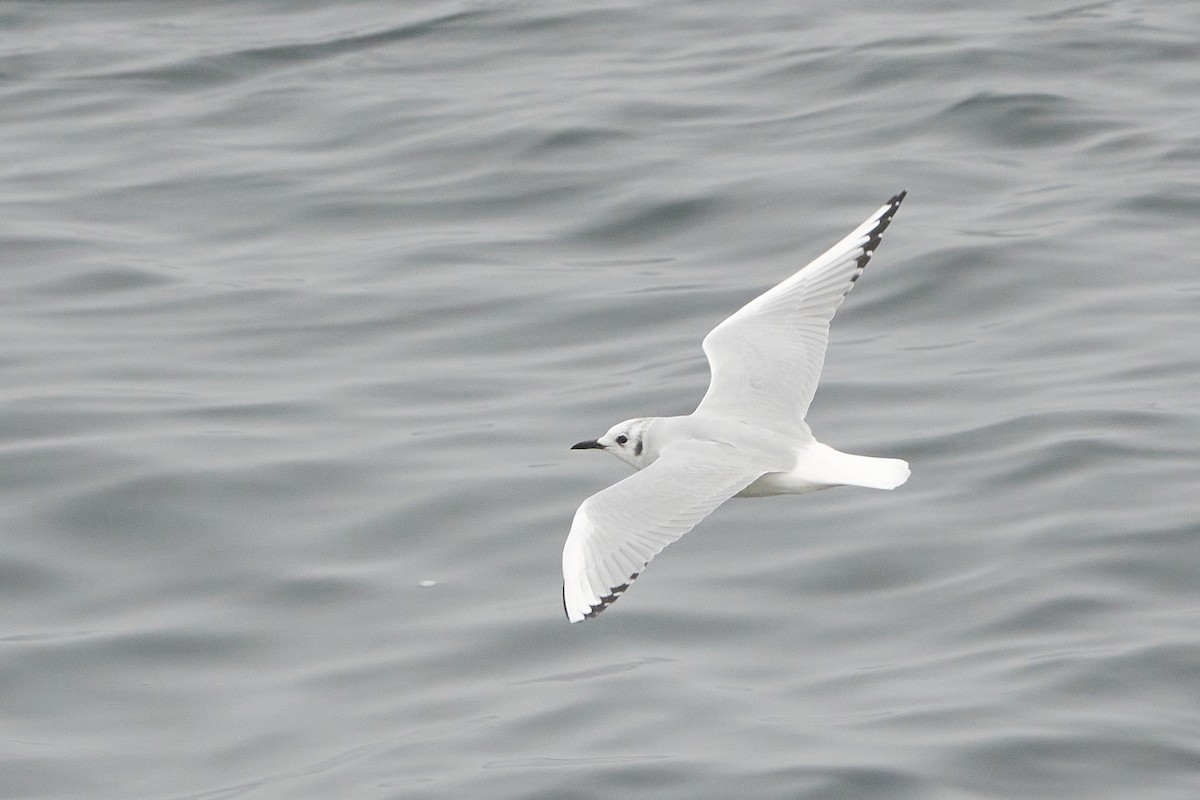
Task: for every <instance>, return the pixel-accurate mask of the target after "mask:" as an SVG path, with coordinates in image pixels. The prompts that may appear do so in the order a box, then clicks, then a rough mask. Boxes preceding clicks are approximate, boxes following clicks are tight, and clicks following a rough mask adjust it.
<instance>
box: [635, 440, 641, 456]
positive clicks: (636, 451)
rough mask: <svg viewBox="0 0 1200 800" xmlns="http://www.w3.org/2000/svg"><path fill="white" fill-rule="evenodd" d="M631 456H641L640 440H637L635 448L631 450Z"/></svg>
mask: <svg viewBox="0 0 1200 800" xmlns="http://www.w3.org/2000/svg"><path fill="white" fill-rule="evenodd" d="M633 454H634V455H635V456H640V455H641V454H642V440H641V439H638V443H637V446H636V447H634V448H633Z"/></svg>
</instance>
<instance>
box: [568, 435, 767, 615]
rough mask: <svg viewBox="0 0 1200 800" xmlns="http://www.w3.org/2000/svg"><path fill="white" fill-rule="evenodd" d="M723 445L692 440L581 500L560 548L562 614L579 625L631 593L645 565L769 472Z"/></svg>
mask: <svg viewBox="0 0 1200 800" xmlns="http://www.w3.org/2000/svg"><path fill="white" fill-rule="evenodd" d="M753 460H754V459H751V458H747V457H746V456H745V454H744V453H742V452H741V451H739V450H737V449H736V448H733V447H731V446H729V445H726V444H721V443H717V442H710V441H702V440H690V441H685V442H680V443H678V444H673V445H670V446H668V447H665V448H663V452H662V454H661V455H660V456H659V457H658V460H656V461H655V462H654V463H653V464H651V465H650V466H648V467H646V468H645V469H643V470H641V471H640V472H635V473H634V474H633V475H630V476H629V477H628V478H626V479H625V480H623V481H620V482H619V483H614V484H613V485H612V486H610V487H608V488H607V489H604V490H603V491H600V492H597V493H596V494H594V495H592V496H591V497H589V498H588V499H587V500H584V501H583V505H581V506H580V507H579V510H578V511H576V512H575V521H574V522H572V523H571V533H570V534H569V535H568V536H567V543H566V546H565V547H563V609H564V610H565V611H566V612H567V619H569V620H570V621H571V622H579V621H580V620H583V619H586V618H588V617H592V616H595V615H596V614H599V613H600V612H601V611H603V610H604V609H605V608H606V607H608V606H609V605H611V604H612V603H614V602H615V601H616V599H617V597H618V596H619V595H620V594H621V593H622V592H624V591H625V590H626V589H628V588H629V584H631V583H633V580H634V579H635V578H637V576H638V575H639V574H640V573H641V571H642V569H643V568H645V566H646V564H648V563H650V559H652V558H654V556H656V555H658V554H659V553H660V552H662V549H663V548H664V547H666V546H667V545H669V544H670V543H671V542H673V541H675V540H676V539H678V538H679V537H680V536H683V535H684V534H685V533H687V532H688V531H690V530H691V529H692V528H693V527H694V526H695V525H696V523H698V522H699V521H700V520H702V519H704V518H705V517H707V516H708V515H709V514H711V513H712V511H713V509H715V508H716V507H717V506H719V505H721V504H722V503H724V502H725V501H726V500H728V499H729V498H731V497H733V496H734V495H735V494H737V493H738V492H740V491H741V490H742V489H745V488H746V487H747V486H749V485H750V484H751V483H753V482H754V481H755V480H757V479H758V478H759V477H760V476H761V475H763V474H764V473H766V472H768V471H770V470H771V469H772V466H771V465H770V464H768V463H766V462H767V460H768V459H767V458H765V457H760V458H759V459H757V460H758V461H759V462H760V463H758V464H757V465H756V464H754V463H751V462H752V461H753Z"/></svg>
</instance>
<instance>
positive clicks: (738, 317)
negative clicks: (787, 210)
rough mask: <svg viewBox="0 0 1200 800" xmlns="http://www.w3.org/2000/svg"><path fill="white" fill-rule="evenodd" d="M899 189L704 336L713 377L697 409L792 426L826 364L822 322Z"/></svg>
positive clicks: (891, 212)
mask: <svg viewBox="0 0 1200 800" xmlns="http://www.w3.org/2000/svg"><path fill="white" fill-rule="evenodd" d="M905 194H906V192H901V193H900V194H898V195H896V196H895V197H893V198H892V199H891V200H889V201H888V202H887V203H885V204H884V205H882V206H880V207H879V209H878V210H877V211H876V212H875V213H874V214H872V215H871V216H870V217H869V218H868V219H867V220H866V221H865V222H863V223H862V224H861V225H859V226H858V227H857V228H855V229H854V230H853V231H852V232H851V233H850V235H848V236H847V237H846V238H844V239H842V240H841V241H840V242H838V243H837V244H835V245H834V246H833V247H831V248H829V249H828V250H826V251H825V252H824V253H822V254H821V255H820V256H818V257H817V258H816V259H814V260H813V261H812V262H811V263H809V264H808V265H807V266H805V267H804V268H803V269H801V270H800V271H799V272H797V273H796V274H795V275H793V276H792V277H790V278H788V279H787V280H785V281H783V282H782V283H780V284H779V285H778V286H776V287H774V288H773V289H770V290H768V291H766V292H764V293H763V294H761V295H759V296H758V297H756V298H755V299H754V300H751V301H750V302H749V303H747V304H746V305H745V306H743V307H742V308H741V309H740V310H739V311H738V312H737V313H735V314H734V315H733V316H731V317H729V318H728V319H726V320H725V321H724V322H722V323H721V324H720V325H718V326H717V327H715V328H713V329H712V331H710V332H709V334H708V336H706V337H704V354H705V355H706V356H708V363H709V369H710V370H711V372H712V381H711V383H710V384H709V387H708V392H707V393H706V394H705V395H704V399H703V400H701V401H700V405H699V407H698V408H697V409H696V411H697V413H701V412H703V413H713V414H718V415H722V416H734V417H737V418H739V419H749V420H754V421H758V422H762V423H764V424H765V425H767V426H768V427H769V428H778V427H779V426H780V425H788V426H789V427H790V426H798V425H799V423H801V422H802V421H803V419H804V417H805V415H806V414H807V413H808V406H809V404H810V403H811V402H812V398H813V395H814V394H815V393H816V390H817V381H818V380H819V379H820V377H821V367H822V366H823V364H824V363H825V348H826V345H828V343H829V321H830V320H831V319H833V314H834V312H835V311H837V309H838V306H840V305H841V304H842V300H844V299H845V297H846V295H847V294H848V293H849V291H850V289H851V287H853V286H854V282H855V281H856V280H858V276H859V275H861V274H862V271H863V268H864V267H865V266H866V265H867V261H869V260H870V259H871V256H872V255H873V254H874V252H875V248H876V247H878V246H879V242H880V237H881V236H882V235H883V232H884V231H885V230H886V229H887V226H888V225H889V224H890V223H891V221H892V217H893V216H895V214H896V209H897V208H899V207H900V202H901V201H902V200H904V196H905Z"/></svg>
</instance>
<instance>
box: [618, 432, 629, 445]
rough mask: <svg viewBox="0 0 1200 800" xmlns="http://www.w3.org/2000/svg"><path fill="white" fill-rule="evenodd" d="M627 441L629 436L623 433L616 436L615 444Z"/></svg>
mask: <svg viewBox="0 0 1200 800" xmlns="http://www.w3.org/2000/svg"><path fill="white" fill-rule="evenodd" d="M628 441H629V437H628V436H626V435H625V434H623V433H622V434H621V435H620V436H618V437H617V444H625V443H626V442H628Z"/></svg>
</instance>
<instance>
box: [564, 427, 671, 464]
mask: <svg viewBox="0 0 1200 800" xmlns="http://www.w3.org/2000/svg"><path fill="white" fill-rule="evenodd" d="M653 422H654V418H652V417H638V418H637V419H627V420H625V421H624V422H619V423H617V424H616V425H613V426H612V427H611V428H609V429H608V432H607V433H605V434H604V435H603V436H601V437H600V438H599V439H589V440H588V441H586V442H579V443H578V444H573V445H571V449H572V450H606V451H607V452H609V453H612V454H613V455H614V456H616V457H617V458H619V459H621V460H622V461H624V462H625V463H626V464H628V465H629V466H631V467H633V468H634V469H641V468H642V467H646V466H649V465H650V464H651V463H653V461H654V459H656V458H658V450H657V449H656V448H654V447H651V446H650V441H649V439H650V437H649V436H648V434H649V432H650V426H651V423H653Z"/></svg>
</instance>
